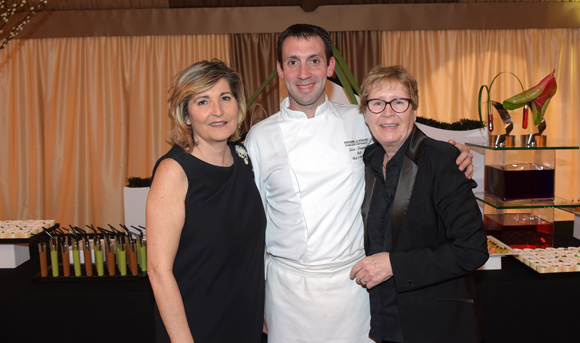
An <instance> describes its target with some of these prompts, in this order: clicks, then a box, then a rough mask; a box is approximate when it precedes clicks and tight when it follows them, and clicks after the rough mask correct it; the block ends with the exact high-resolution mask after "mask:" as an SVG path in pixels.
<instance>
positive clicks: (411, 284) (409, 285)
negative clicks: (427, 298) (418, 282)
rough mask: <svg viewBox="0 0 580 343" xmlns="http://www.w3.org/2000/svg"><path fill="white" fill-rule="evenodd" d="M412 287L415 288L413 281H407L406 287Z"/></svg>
mask: <svg viewBox="0 0 580 343" xmlns="http://www.w3.org/2000/svg"><path fill="white" fill-rule="evenodd" d="M413 286H415V284H414V283H413V281H411V280H409V281H407V287H413Z"/></svg>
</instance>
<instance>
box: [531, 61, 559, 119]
mask: <svg viewBox="0 0 580 343" xmlns="http://www.w3.org/2000/svg"><path fill="white" fill-rule="evenodd" d="M555 71H556V70H554V71H553V72H552V73H551V74H550V75H548V76H546V77H545V78H544V79H543V80H542V81H541V82H540V84H539V85H541V84H544V87H543V88H544V90H543V91H542V94H540V96H538V97H537V98H535V99H534V100H532V113H534V124H535V125H540V122H541V121H542V118H544V113H546V109H547V108H548V105H549V104H550V100H551V99H552V97H553V96H554V94H556V90H557V89H558V85H556V78H555V77H554V72H555ZM539 85H538V86H539Z"/></svg>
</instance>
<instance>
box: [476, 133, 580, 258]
mask: <svg viewBox="0 0 580 343" xmlns="http://www.w3.org/2000/svg"><path fill="white" fill-rule="evenodd" d="M466 145H468V146H472V147H476V148H480V149H483V150H484V153H485V172H484V174H485V175H484V189H485V192H483V193H481V192H478V193H475V197H476V198H477V200H479V201H480V202H482V203H483V204H484V206H483V208H484V210H483V212H484V213H483V220H484V224H485V228H486V231H487V234H488V235H491V236H493V237H495V238H497V239H499V240H500V241H502V242H504V243H505V244H507V245H509V246H510V247H512V248H520V249H524V248H545V247H551V246H553V245H554V209H555V208H559V209H564V208H573V207H577V206H578V204H577V203H574V202H572V201H568V200H566V199H562V198H559V197H556V196H555V194H554V185H555V175H556V157H555V156H556V150H571V149H578V147H573V146H552V147H493V146H489V145H488V144H476V143H466Z"/></svg>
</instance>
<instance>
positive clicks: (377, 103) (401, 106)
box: [367, 98, 411, 114]
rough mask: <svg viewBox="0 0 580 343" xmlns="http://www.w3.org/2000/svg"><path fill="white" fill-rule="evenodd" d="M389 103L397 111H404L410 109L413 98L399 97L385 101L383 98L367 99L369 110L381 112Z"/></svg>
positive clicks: (376, 112)
mask: <svg viewBox="0 0 580 343" xmlns="http://www.w3.org/2000/svg"><path fill="white" fill-rule="evenodd" d="M387 105H390V106H391V109H392V110H393V112H395V113H403V112H405V111H406V110H408V109H409V106H410V105H411V99H407V98H397V99H393V100H391V101H385V100H382V99H369V100H367V108H368V109H369V111H371V112H373V113H375V114H379V113H381V112H383V111H384V110H385V108H387Z"/></svg>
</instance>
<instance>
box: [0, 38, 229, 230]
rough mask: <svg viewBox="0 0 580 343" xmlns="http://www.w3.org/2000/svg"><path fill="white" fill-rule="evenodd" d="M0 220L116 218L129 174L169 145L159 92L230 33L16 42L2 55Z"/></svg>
mask: <svg viewBox="0 0 580 343" xmlns="http://www.w3.org/2000/svg"><path fill="white" fill-rule="evenodd" d="M0 55H1V56H0V57H1V60H0V87H1V88H0V103H1V104H3V105H2V109H1V111H2V112H1V113H2V115H1V116H0V118H1V125H0V126H1V128H0V161H1V162H0V173H1V177H0V185H1V191H0V218H2V219H32V218H44V219H56V220H57V221H58V222H60V223H62V224H65V225H68V224H73V225H79V226H82V227H84V225H85V224H89V223H92V224H95V225H106V224H107V223H113V224H118V223H121V222H123V221H124V217H123V187H124V186H125V184H126V181H125V179H126V178H127V177H130V176H138V177H147V176H150V175H151V171H152V167H153V164H154V163H155V160H156V159H157V158H158V157H159V156H161V155H162V154H163V153H164V152H166V151H167V150H168V149H169V145H168V144H167V143H165V141H164V140H165V138H166V137H168V133H169V130H170V127H171V121H170V119H169V118H168V117H167V89H168V86H169V83H170V81H171V78H172V77H173V75H175V74H176V73H177V72H178V71H179V70H181V69H182V68H184V67H186V66H188V65H190V64H192V63H194V62H196V61H199V60H202V59H211V58H213V57H217V58H219V59H221V60H223V61H224V62H226V63H227V64H229V37H228V36H227V35H220V36H172V37H162V36H155V37H124V38H119V37H111V38H80V39H44V40H16V41H13V42H11V43H10V44H9V45H8V47H7V48H6V49H5V50H4V51H2V54H0Z"/></svg>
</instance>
